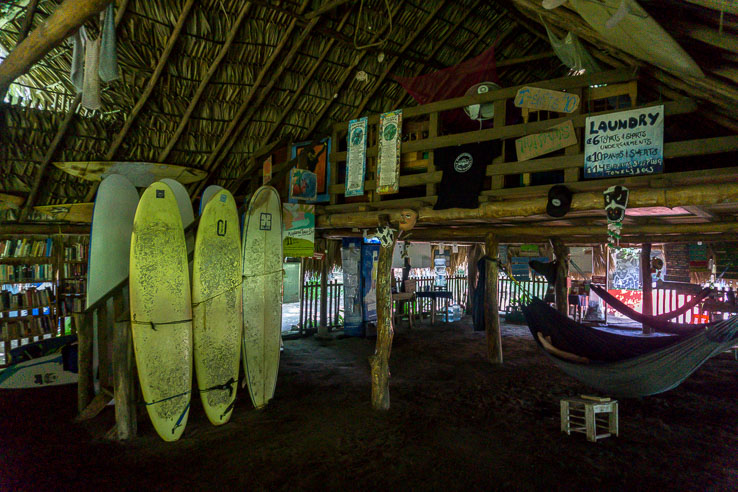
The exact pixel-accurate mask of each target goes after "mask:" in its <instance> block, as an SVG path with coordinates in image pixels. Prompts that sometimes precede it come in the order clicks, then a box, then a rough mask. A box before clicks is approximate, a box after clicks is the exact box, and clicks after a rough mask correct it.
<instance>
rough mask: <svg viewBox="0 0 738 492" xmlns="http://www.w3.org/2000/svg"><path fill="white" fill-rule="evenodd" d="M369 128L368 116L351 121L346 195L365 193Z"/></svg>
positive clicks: (347, 154) (347, 156) (347, 155)
mask: <svg viewBox="0 0 738 492" xmlns="http://www.w3.org/2000/svg"><path fill="white" fill-rule="evenodd" d="M367 128H368V120H367V118H366V116H365V117H363V118H359V119H358V120H351V121H350V122H349V127H348V136H347V138H348V152H346V196H362V195H363V194H364V176H365V175H366V132H367Z"/></svg>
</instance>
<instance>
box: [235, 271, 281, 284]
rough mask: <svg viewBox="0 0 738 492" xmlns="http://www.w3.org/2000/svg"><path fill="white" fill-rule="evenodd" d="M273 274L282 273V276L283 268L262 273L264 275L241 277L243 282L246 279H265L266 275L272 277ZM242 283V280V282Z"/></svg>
mask: <svg viewBox="0 0 738 492" xmlns="http://www.w3.org/2000/svg"><path fill="white" fill-rule="evenodd" d="M274 273H282V274H283V275H284V269H283V268H280V269H278V270H272V271H270V272H264V273H256V274H254V275H243V277H242V278H243V279H244V280H245V279H247V278H256V277H266V276H267V275H272V274H274ZM242 282H243V280H242Z"/></svg>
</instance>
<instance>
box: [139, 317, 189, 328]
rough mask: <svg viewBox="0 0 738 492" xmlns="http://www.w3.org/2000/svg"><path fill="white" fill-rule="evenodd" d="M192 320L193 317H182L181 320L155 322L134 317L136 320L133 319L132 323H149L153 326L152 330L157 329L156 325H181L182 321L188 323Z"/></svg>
mask: <svg viewBox="0 0 738 492" xmlns="http://www.w3.org/2000/svg"><path fill="white" fill-rule="evenodd" d="M190 321H192V318H190V319H182V320H179V321H165V322H163V323H154V322H153V321H138V320H135V319H134V320H131V323H133V324H134V325H149V326H151V329H152V330H154V331H156V327H157V326H160V325H162V326H163V325H179V324H182V323H188V322H190Z"/></svg>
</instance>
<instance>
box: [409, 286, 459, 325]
mask: <svg viewBox="0 0 738 492" xmlns="http://www.w3.org/2000/svg"><path fill="white" fill-rule="evenodd" d="M415 297H417V298H423V297H424V298H426V299H431V300H432V302H431V326H433V325H434V324H435V323H436V301H437V300H438V299H445V300H446V302H445V306H446V322H448V301H449V299H453V294H452V293H451V291H449V290H428V291H424V292H416V293H415Z"/></svg>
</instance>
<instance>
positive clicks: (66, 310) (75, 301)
mask: <svg viewBox="0 0 738 492" xmlns="http://www.w3.org/2000/svg"><path fill="white" fill-rule="evenodd" d="M84 309H85V300H84V299H83V298H82V297H65V298H64V299H63V300H62V303H61V313H60V316H71V315H72V314H76V313H81V312H82V311H84Z"/></svg>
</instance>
